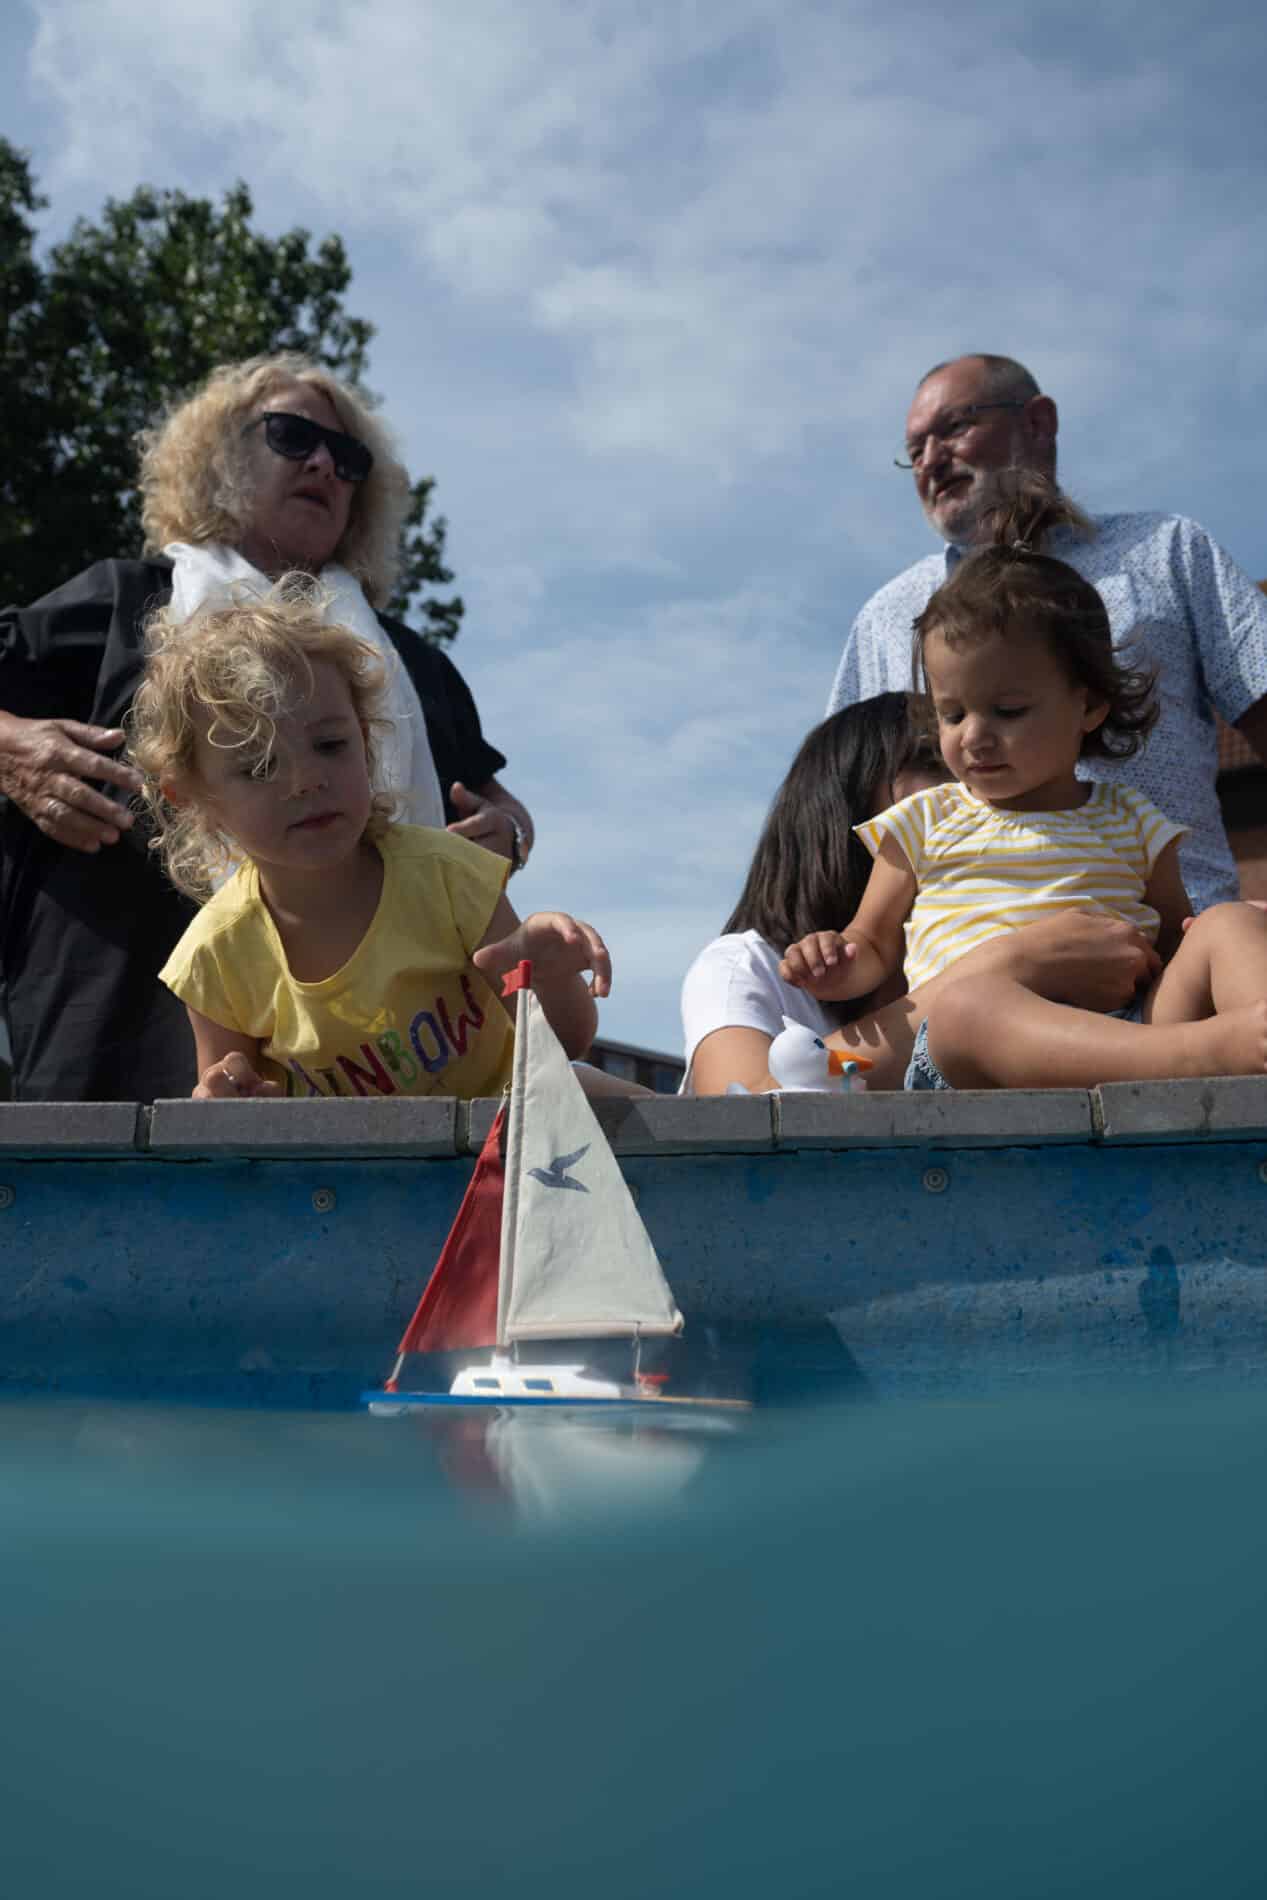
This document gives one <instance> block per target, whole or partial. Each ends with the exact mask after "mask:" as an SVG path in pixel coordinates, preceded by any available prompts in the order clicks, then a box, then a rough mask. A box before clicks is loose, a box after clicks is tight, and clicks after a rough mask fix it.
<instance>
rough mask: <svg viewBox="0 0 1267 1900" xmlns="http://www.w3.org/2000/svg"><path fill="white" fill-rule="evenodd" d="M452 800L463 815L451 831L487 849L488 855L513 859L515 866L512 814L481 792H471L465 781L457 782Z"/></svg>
mask: <svg viewBox="0 0 1267 1900" xmlns="http://www.w3.org/2000/svg"><path fill="white" fill-rule="evenodd" d="M449 797H450V799H451V800H452V801H453V804H454V807H455V808H456V810H458V811H459V812H460V813H461V814H462V815H461V817H460V818H458V819H456V820H455V821H454V822H453V824H451V825H450V826H449V830H450V831H452V832H455V833H456V834H457V836H458V837H459V838H469V839H470V841H471V843H472V844H480V845H483V847H484V849H485V851H495V852H496V853H497V855H498V857H501V858H509V859H510V861H511V863H512V864H513V863H514V859H515V821H514V819H513V818H512V817H511V815H510V813H509V812H508V811H506V810H505V809H504V807H503V806H501V805H494V804H493V803H492V801H491V800H490V799H487V798H481V797H480V796H479V794H478V792H468V790H467V789H466V786H465V785H463V783H462V781H461V779H455V780H454V782H453V784H452V785H451V786H450V787H449Z"/></svg>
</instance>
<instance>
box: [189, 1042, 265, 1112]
mask: <svg viewBox="0 0 1267 1900" xmlns="http://www.w3.org/2000/svg"><path fill="white" fill-rule="evenodd" d="M281 1092H282V1091H281V1085H280V1083H278V1082H266V1081H265V1080H264V1078H263V1076H262V1075H257V1074H256V1072H255V1070H254V1069H253V1068H252V1067H251V1064H250V1062H249V1060H248V1059H247V1057H246V1056H244V1055H243V1053H242V1051H241V1050H240V1049H231V1050H230V1051H229V1053H228V1055H227V1056H221V1057H220V1058H219V1060H218V1061H216V1062H212V1063H209V1064H208V1066H207V1067H206V1068H205V1069H204V1070H203V1072H202V1074H201V1075H200V1076H199V1078H198V1086H197V1088H196V1089H195V1090H194V1092H193V1100H194V1101H195V1102H234V1101H246V1100H248V1099H249V1098H250V1097H251V1096H258V1095H266V1096H275V1095H280V1094H281Z"/></svg>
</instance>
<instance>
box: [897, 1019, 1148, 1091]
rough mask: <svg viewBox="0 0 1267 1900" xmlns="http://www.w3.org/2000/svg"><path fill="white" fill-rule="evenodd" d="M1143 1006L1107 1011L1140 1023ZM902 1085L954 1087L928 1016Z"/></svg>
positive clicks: (909, 1086) (917, 1034) (919, 1031)
mask: <svg viewBox="0 0 1267 1900" xmlns="http://www.w3.org/2000/svg"><path fill="white" fill-rule="evenodd" d="M1143 1007H1144V1006H1143V1004H1142V1003H1141V1002H1140V1001H1139V1000H1138V999H1136V1001H1135V1002H1133V1003H1131V1004H1130V1005H1129V1006H1128V1007H1127V1008H1126V1009H1110V1010H1107V1011H1106V1012H1105V1013H1106V1015H1109V1016H1116V1017H1117V1018H1118V1020H1119V1021H1120V1022H1124V1023H1140V1022H1143V1020H1144V1018H1143V1015H1142V1013H1141V1012H1142V1010H1143ZM902 1087H903V1088H904V1089H950V1088H953V1087H954V1083H953V1082H948V1081H947V1080H946V1078H945V1076H944V1075H943V1074H942V1072H941V1070H940V1069H939V1068H938V1067H937V1064H936V1063H935V1062H934V1061H933V1058H932V1057H931V1056H930V1055H929V1053H928V1018H927V1017H925V1019H924V1021H923V1022H922V1023H921V1024H920V1026H919V1028H918V1029H917V1030H916V1032H915V1045H914V1047H913V1048H912V1050H911V1059H910V1061H909V1063H908V1064H907V1067H906V1074H905V1075H904V1076H903V1077H902Z"/></svg>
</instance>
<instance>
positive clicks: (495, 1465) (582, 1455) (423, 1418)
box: [406, 1406, 746, 1524]
mask: <svg viewBox="0 0 1267 1900" xmlns="http://www.w3.org/2000/svg"><path fill="white" fill-rule="evenodd" d="M745 1425H746V1420H744V1419H743V1418H742V1417H740V1418H725V1417H722V1416H720V1415H714V1416H711V1417H708V1418H702V1417H691V1418H689V1419H687V1418H684V1417H682V1416H681V1415H680V1414H677V1413H673V1414H669V1413H667V1412H666V1413H658V1414H656V1415H655V1416H654V1417H653V1418H650V1419H649V1418H648V1417H647V1414H646V1411H645V1409H644V1408H634V1407H632V1406H627V1407H626V1406H621V1407H619V1408H617V1407H604V1408H603V1409H602V1412H601V1413H596V1412H595V1411H594V1410H591V1409H589V1408H587V1409H586V1410H585V1411H583V1412H581V1411H573V1410H570V1409H568V1408H566V1407H562V1406H559V1407H551V1408H549V1409H548V1410H546V1409H542V1410H539V1411H538V1410H532V1411H529V1410H526V1409H524V1408H520V1407H506V1408H505V1409H499V1408H496V1407H491V1406H481V1407H475V1406H471V1407H466V1406H463V1407H456V1406H455V1407H449V1408H446V1409H444V1410H439V1409H437V1410H434V1411H431V1410H428V1411H423V1410H421V1409H419V1408H417V1407H410V1408H409V1409H408V1424H407V1427H406V1429H408V1430H409V1431H411V1432H417V1433H419V1434H421V1435H422V1437H423V1438H424V1439H425V1441H426V1448H427V1453H428V1457H429V1460H430V1459H434V1463H435V1468H436V1469H437V1470H438V1471H439V1472H440V1473H442V1474H443V1476H444V1477H445V1478H446V1479H447V1480H448V1482H449V1483H450V1485H452V1486H453V1487H455V1488H456V1489H457V1490H458V1491H459V1492H461V1493H462V1494H463V1496H464V1497H465V1499H466V1500H467V1502H468V1503H470V1504H472V1505H474V1506H475V1507H476V1509H477V1511H486V1510H490V1509H491V1510H492V1511H493V1512H503V1513H505V1514H506V1515H507V1516H509V1517H511V1518H513V1519H514V1520H515V1521H517V1522H520V1523H524V1524H534V1523H535V1524H562V1523H565V1522H570V1521H583V1520H585V1519H587V1518H594V1517H601V1516H606V1515H608V1514H609V1513H610V1514H613V1515H616V1516H619V1517H622V1518H625V1517H628V1516H629V1515H630V1513H631V1512H633V1513H636V1512H638V1511H640V1510H644V1509H645V1510H652V1511H659V1510H661V1509H662V1508H663V1507H664V1506H665V1504H666V1503H668V1502H669V1501H670V1500H674V1499H676V1498H677V1497H678V1496H679V1495H680V1494H681V1493H682V1492H684V1491H685V1490H686V1488H687V1486H688V1485H690V1483H691V1482H692V1480H693V1479H694V1478H695V1477H696V1476H697V1474H698V1473H699V1472H700V1471H701V1469H702V1467H703V1466H704V1464H705V1462H706V1461H707V1460H708V1459H709V1458H710V1457H713V1456H715V1455H717V1454H718V1453H719V1452H723V1451H734V1450H736V1449H738V1448H740V1446H741V1445H742V1442H743V1438H744V1437H745V1436H746V1433H745Z"/></svg>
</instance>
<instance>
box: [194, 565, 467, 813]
mask: <svg viewBox="0 0 1267 1900" xmlns="http://www.w3.org/2000/svg"><path fill="white" fill-rule="evenodd" d="M163 553H164V554H165V555H166V556H167V557H168V559H169V560H170V561H171V564H172V608H173V610H174V612H175V613H176V614H177V615H178V616H179V617H180V618H181V619H182V620H188V619H189V618H190V617H191V616H192V615H193V614H195V613H197V611H198V609H199V608H200V607H205V606H207V605H208V604H209V603H215V602H219V601H223V602H226V603H227V602H231V601H234V600H240V599H241V598H242V597H243V595H246V596H250V595H252V594H263V593H266V592H267V591H268V588H269V587H270V585H271V582H270V581H269V580H268V578H267V576H266V575H264V574H261V573H260V571H259V569H258V568H256V567H252V566H251V563H250V562H249V561H245V560H243V558H242V556H241V555H240V554H239V553H238V552H237V551H236V549H234V548H226V547H223V546H221V545H220V544H219V543H217V542H209V543H206V544H203V545H198V546H195V545H193V544H192V543H190V542H188V541H172V542H170V543H169V544H168V546H167V547H165V548H164V549H163ZM319 579H320V581H321V585H322V588H323V590H324V593H325V596H326V600H327V605H326V606H325V607H324V608H323V610H322V615H321V617H322V619H323V620H324V621H325V622H326V623H327V624H328V625H329V626H332V627H347V628H348V630H349V631H350V632H352V633H354V634H356V635H357V636H358V638H359V639H362V640H364V641H365V643H366V645H367V646H371V647H373V648H374V651H375V652H376V653H377V654H378V656H379V658H380V659H381V660H382V662H383V667H384V670H385V672H386V674H387V693H386V699H385V703H384V707H383V710H384V713H385V715H386V717H387V720H388V721H389V722H390V723H389V724H388V728H387V731H386V732H385V733H383V734H382V735H381V736H380V737H379V739H378V743H377V752H378V761H379V774H378V776H379V779H380V782H381V789H382V790H383V791H385V792H390V793H391V794H392V795H393V796H394V797H395V799H396V800H397V803H398V810H399V813H400V816H401V817H402V818H403V819H404V821H405V822H406V823H407V824H411V825H431V826H433V827H434V828H435V829H436V830H441V829H443V826H444V824H445V816H444V799H443V797H442V796H441V793H440V781H439V779H438V777H437V776H436V768H435V761H434V760H433V758H432V757H431V744H430V741H429V740H428V738H427V722H426V720H425V718H424V717H423V712H422V706H421V704H420V702H419V699H418V694H417V692H416V690H415V688H414V684H413V681H412V680H411V679H410V677H409V675H408V673H406V671H405V668H404V665H403V664H402V662H401V658H400V655H399V653H397V651H396V649H395V647H394V646H393V645H392V643H391V641H390V640H389V639H388V637H387V635H386V634H385V633H384V632H383V629H382V628H381V627H380V626H379V624H378V616H377V615H376V614H375V612H374V610H373V608H372V607H371V606H370V604H369V602H368V600H366V598H365V594H364V592H363V590H362V587H361V584H360V582H359V581H358V580H356V579H355V577H354V576H353V575H351V574H349V572H348V570H347V568H346V567H340V566H339V565H338V563H337V562H331V563H330V565H329V566H328V567H323V568H322V570H321V573H320V576H319Z"/></svg>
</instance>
